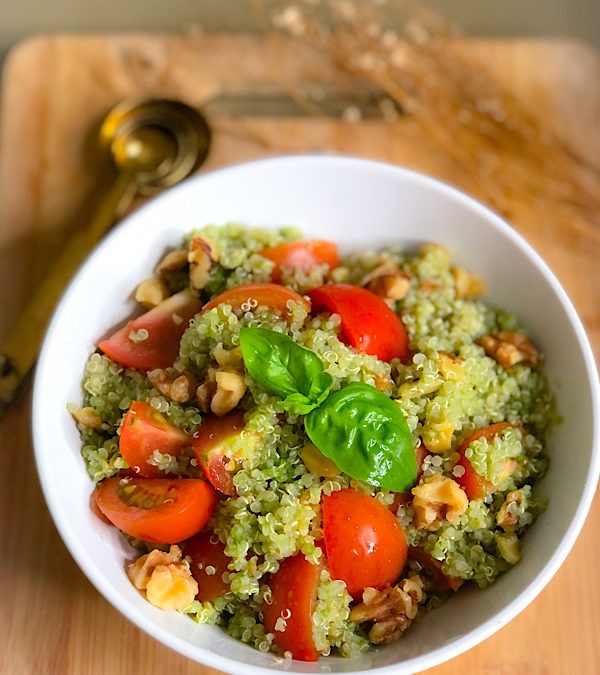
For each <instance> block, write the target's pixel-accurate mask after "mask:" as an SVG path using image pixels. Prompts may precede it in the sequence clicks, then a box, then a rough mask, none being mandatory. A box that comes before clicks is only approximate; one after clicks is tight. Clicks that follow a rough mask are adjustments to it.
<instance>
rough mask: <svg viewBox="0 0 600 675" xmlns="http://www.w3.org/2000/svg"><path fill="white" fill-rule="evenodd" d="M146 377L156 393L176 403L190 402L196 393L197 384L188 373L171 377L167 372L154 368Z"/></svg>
mask: <svg viewBox="0 0 600 675" xmlns="http://www.w3.org/2000/svg"><path fill="white" fill-rule="evenodd" d="M147 375H148V379H149V380H150V383H151V384H152V386H153V387H154V388H155V389H156V390H157V391H159V392H160V393H161V394H162V395H163V396H166V397H167V398H170V399H171V400H172V401H176V402H177V403H185V402H186V401H190V400H191V399H192V398H193V397H194V395H195V393H196V387H197V386H198V383H197V382H196V380H195V378H194V376H193V375H191V374H190V373H182V374H181V375H176V374H173V375H172V374H170V372H169V371H168V370H163V369H162V368H155V369H154V370H150V371H148V373H147Z"/></svg>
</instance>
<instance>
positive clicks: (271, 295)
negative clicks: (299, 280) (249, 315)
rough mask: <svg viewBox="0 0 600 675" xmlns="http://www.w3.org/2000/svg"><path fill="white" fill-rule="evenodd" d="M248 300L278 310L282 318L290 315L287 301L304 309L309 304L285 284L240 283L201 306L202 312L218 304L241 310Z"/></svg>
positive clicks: (307, 309)
mask: <svg viewBox="0 0 600 675" xmlns="http://www.w3.org/2000/svg"><path fill="white" fill-rule="evenodd" d="M248 300H255V301H256V302H257V303H258V306H265V307H270V308H271V309H274V310H276V311H278V312H280V313H281V314H282V315H283V317H284V318H286V319H288V318H289V317H290V312H289V310H288V306H287V305H288V302H290V301H292V302H299V303H300V304H301V305H303V306H304V307H305V309H306V311H307V312H308V311H310V304H309V303H308V302H307V300H306V298H303V297H302V296H301V295H300V294H299V293H296V291H293V290H292V289H291V288H288V287H287V286H280V285H279V284H268V283H265V284H242V285H241V286H234V287H233V288H228V289H227V290H226V291H223V293H221V294H220V295H217V297H216V298H213V299H212V300H210V301H209V302H207V303H206V304H205V305H204V307H203V308H202V312H208V310H210V309H214V308H215V307H218V306H219V305H231V307H232V308H233V310H234V311H237V312H239V311H241V306H242V305H243V304H244V303H245V302H248Z"/></svg>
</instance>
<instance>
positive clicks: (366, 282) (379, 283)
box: [360, 260, 410, 304]
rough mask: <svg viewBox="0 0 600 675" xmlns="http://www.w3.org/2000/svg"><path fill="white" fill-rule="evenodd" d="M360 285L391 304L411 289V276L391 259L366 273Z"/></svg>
mask: <svg viewBox="0 0 600 675" xmlns="http://www.w3.org/2000/svg"><path fill="white" fill-rule="evenodd" d="M360 285H361V286H364V287H365V288H367V289H368V290H370V291H371V292H372V293H374V294H375V295H377V296H378V297H380V298H381V299H382V300H385V301H386V302H388V303H389V304H391V303H393V302H395V301H396V300H401V299H402V298H403V297H405V296H406V294H407V293H408V291H409V289H410V281H409V278H408V277H407V276H406V274H405V273H404V272H403V271H402V270H401V269H400V268H399V267H398V265H396V264H395V263H394V262H392V261H391V260H386V261H384V262H383V263H381V265H378V266H377V267H376V268H375V269H374V270H372V271H371V272H369V274H367V275H365V276H364V277H363V278H362V280H361V282H360Z"/></svg>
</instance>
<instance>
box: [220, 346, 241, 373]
mask: <svg viewBox="0 0 600 675" xmlns="http://www.w3.org/2000/svg"><path fill="white" fill-rule="evenodd" d="M213 356H214V357H215V361H216V362H217V363H218V364H219V365H220V366H224V367H225V366H230V367H231V368H235V370H240V371H241V370H243V368H244V359H243V357H242V350H241V349H240V348H239V347H234V348H233V349H225V347H223V345H222V344H221V343H220V342H219V344H218V345H217V346H216V347H215V348H214V349H213Z"/></svg>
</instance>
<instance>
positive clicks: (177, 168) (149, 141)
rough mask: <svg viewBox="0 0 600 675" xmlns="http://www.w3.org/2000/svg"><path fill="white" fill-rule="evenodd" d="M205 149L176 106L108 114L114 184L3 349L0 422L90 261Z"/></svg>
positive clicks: (105, 134)
mask: <svg viewBox="0 0 600 675" xmlns="http://www.w3.org/2000/svg"><path fill="white" fill-rule="evenodd" d="M210 141H211V135H210V129H209V126H208V124H207V122H206V120H205V118H204V116H203V115H202V114H201V113H200V112H199V111H198V110H196V109H194V108H192V107H190V106H188V105H186V104H184V103H181V102H180V101H172V100H168V99H149V100H143V101H124V102H122V103H119V104H118V105H117V106H115V107H114V108H113V109H112V110H110V111H109V113H108V115H107V116H106V117H105V119H104V121H103V122H102V124H101V126H100V133H99V144H100V150H101V152H102V153H103V155H104V157H108V158H109V159H110V161H111V162H112V163H113V165H114V167H115V168H116V170H117V178H116V180H115V182H114V184H113V186H112V187H111V189H110V190H109V192H108V194H107V195H106V197H105V198H104V200H103V202H102V203H101V205H100V207H99V209H98V210H97V211H96V213H95V214H94V216H93V217H92V219H91V220H90V222H89V223H88V225H87V226H86V227H84V228H82V229H80V230H78V231H77V232H75V233H74V234H73V236H72V237H71V238H70V239H69V241H68V243H67V245H66V246H65V248H64V249H63V251H62V252H61V254H60V255H59V256H58V258H57V259H56V260H55V261H54V263H53V265H52V267H51V268H50V270H49V272H48V274H47V276H46V278H45V279H44V280H43V281H42V283H41V284H39V285H38V287H37V290H36V292H35V293H34V294H33V297H32V298H31V299H30V301H29V303H28V304H27V305H26V307H25V308H24V310H23V311H22V312H21V314H20V316H19V318H18V320H17V322H16V324H15V325H14V327H13V328H12V330H11V331H10V333H9V334H8V336H7V337H6V339H5V340H4V343H3V344H2V345H1V347H0V415H1V414H2V413H3V412H4V411H5V410H6V409H7V408H8V407H9V405H10V404H11V403H12V401H13V400H14V398H15V396H16V393H17V391H18V389H19V387H20V384H21V383H22V381H23V380H24V379H25V377H26V376H27V373H28V372H29V370H30V369H31V366H32V365H33V363H34V361H35V359H36V356H37V353H38V350H39V346H40V343H41V341H42V337H43V335H44V332H45V330H46V325H47V323H48V319H49V318H50V315H51V314H52V311H53V309H54V307H55V305H56V303H57V301H58V299H59V297H60V295H61V294H62V291H63V289H64V287H65V286H66V285H67V283H68V281H69V280H70V279H71V277H72V276H73V274H74V272H75V270H76V269H77V268H78V267H79V265H80V264H81V263H82V262H83V260H84V259H85V257H86V256H87V255H88V253H89V252H90V251H91V250H92V249H93V248H94V246H96V244H97V243H98V242H99V241H100V239H101V238H102V236H103V235H104V234H105V233H106V232H107V231H108V230H109V229H110V227H111V226H112V224H113V223H114V222H115V220H116V219H118V218H119V217H120V216H122V215H123V214H124V213H125V211H126V209H127V207H128V206H129V205H130V204H131V201H132V199H133V198H134V196H135V195H136V194H141V195H147V196H149V195H152V194H155V193H156V192H158V191H159V190H161V189H163V188H166V187H170V186H172V185H175V183H178V182H179V181H181V180H183V179H184V178H187V177H188V176H189V175H190V174H191V173H193V172H194V171H195V170H196V169H197V168H198V167H199V166H200V165H201V164H202V163H203V162H204V160H205V159H206V157H207V156H208V153H209V150H210Z"/></svg>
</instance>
